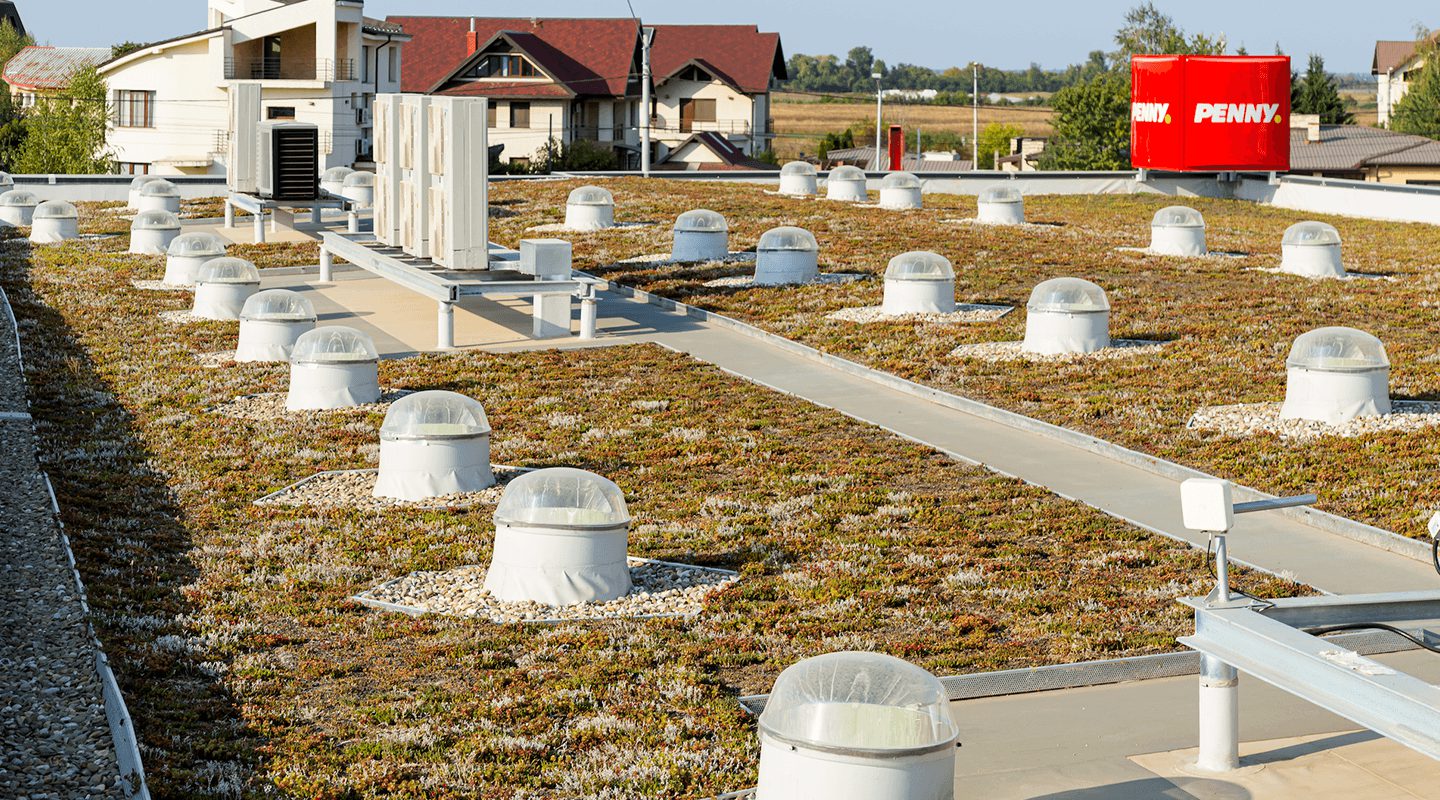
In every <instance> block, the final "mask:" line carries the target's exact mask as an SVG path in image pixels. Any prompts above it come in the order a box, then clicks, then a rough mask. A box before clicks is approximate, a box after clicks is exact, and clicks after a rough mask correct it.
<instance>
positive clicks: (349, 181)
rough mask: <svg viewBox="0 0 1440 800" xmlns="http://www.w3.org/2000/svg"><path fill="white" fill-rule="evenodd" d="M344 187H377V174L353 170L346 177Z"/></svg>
mask: <svg viewBox="0 0 1440 800" xmlns="http://www.w3.org/2000/svg"><path fill="white" fill-rule="evenodd" d="M343 185H344V186H347V187H351V186H359V187H365V188H373V187H374V186H375V173H373V172H365V171H364V170H352V171H351V172H350V173H349V174H348V175H346V176H345V181H344V183H343Z"/></svg>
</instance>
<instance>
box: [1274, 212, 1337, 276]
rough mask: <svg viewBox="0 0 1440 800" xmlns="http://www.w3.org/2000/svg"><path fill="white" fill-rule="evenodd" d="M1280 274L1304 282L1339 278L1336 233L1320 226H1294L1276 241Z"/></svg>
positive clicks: (1325, 226)
mask: <svg viewBox="0 0 1440 800" xmlns="http://www.w3.org/2000/svg"><path fill="white" fill-rule="evenodd" d="M1280 252H1281V259H1280V270H1281V271H1282V272H1288V273H1290V274H1292V275H1301V276H1303V277H1306V278H1341V277H1344V276H1345V274H1346V273H1345V264H1344V263H1343V262H1342V261H1341V259H1340V232H1339V231H1337V230H1335V228H1334V226H1332V225H1326V224H1325V223H1323V222H1297V223H1295V224H1294V225H1291V226H1290V227H1289V228H1286V229H1285V236H1284V237H1283V238H1282V239H1281V240H1280Z"/></svg>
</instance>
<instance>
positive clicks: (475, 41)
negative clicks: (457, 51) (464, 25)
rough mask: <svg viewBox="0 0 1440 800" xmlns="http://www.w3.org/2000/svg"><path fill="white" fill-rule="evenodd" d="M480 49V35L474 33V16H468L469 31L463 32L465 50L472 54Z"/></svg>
mask: <svg viewBox="0 0 1440 800" xmlns="http://www.w3.org/2000/svg"><path fill="white" fill-rule="evenodd" d="M479 49H480V35H479V34H477V33H475V18H474V17H471V18H470V32H469V33H467V34H465V52H466V53H467V54H469V55H473V54H474V53H475V51H476V50H479Z"/></svg>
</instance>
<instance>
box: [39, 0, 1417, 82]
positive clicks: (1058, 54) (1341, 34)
mask: <svg viewBox="0 0 1440 800" xmlns="http://www.w3.org/2000/svg"><path fill="white" fill-rule="evenodd" d="M1136 1H1137V0H1089V2H1078V1H1077V0H1032V1H1031V2H1029V3H1019V4H1009V3H966V2H958V1H957V0H911V2H908V3H907V2H900V3H896V4H895V5H893V6H892V5H890V4H888V3H875V2H873V1H870V0H867V2H848V0H834V1H833V2H825V3H820V2H806V1H805V0H724V1H723V2H716V1H713V0H712V2H696V3H677V2H674V0H670V1H669V2H665V3H661V2H657V1H656V0H631V2H632V3H634V6H635V12H636V13H637V14H638V15H640V17H641V18H643V19H645V20H646V21H647V22H712V23H718V22H729V23H736V22H743V23H755V24H758V25H759V26H760V27H761V28H762V29H763V30H772V31H779V32H780V34H781V36H782V39H783V42H784V46H785V52H786V54H787V55H790V54H793V53H811V54H819V53H836V54H840V55H843V54H844V53H845V51H846V50H848V49H849V48H850V47H852V46H855V45H860V44H868V45H870V46H871V47H872V48H873V49H874V50H875V53H876V55H877V56H878V57H880V58H883V59H884V60H885V61H886V63H889V64H895V63H899V62H902V61H904V62H910V63H914V64H921V65H924V66H929V67H947V66H951V65H955V64H966V63H969V62H970V61H972V60H978V61H980V62H982V63H985V64H993V65H994V66H997V67H1002V68H1007V69H1014V68H1023V67H1026V66H1028V65H1029V64H1030V63H1031V62H1036V63H1039V64H1040V65H1042V66H1045V67H1061V66H1064V65H1066V64H1071V63H1075V62H1078V61H1082V60H1084V58H1085V56H1086V54H1087V53H1089V52H1090V51H1091V50H1096V49H1103V50H1108V49H1110V47H1111V45H1112V42H1111V37H1112V35H1113V34H1114V31H1115V28H1117V27H1118V26H1119V22H1120V18H1121V16H1122V15H1123V14H1124V13H1125V10H1126V9H1128V8H1129V7H1131V6H1132V5H1134V4H1135V3H1136ZM16 5H17V6H19V8H20V14H21V16H22V17H23V18H24V19H25V23H26V25H27V27H29V28H30V29H31V30H32V31H33V33H34V34H35V37H36V39H38V40H39V41H40V42H41V43H42V44H55V45H74V46H88V47H96V46H103V45H110V44H113V43H115V42H119V41H124V40H127V39H132V40H135V41H154V40H158V39H164V38H168V37H170V36H175V35H178V34H181V33H188V32H190V31H193V30H199V29H200V28H202V27H204V23H205V0H142V2H138V3H116V2H113V0H17V2H16ZM1156 5H1158V6H1159V7H1160V8H1161V10H1163V11H1165V12H1166V13H1168V14H1170V15H1171V16H1173V17H1174V18H1175V19H1176V21H1177V22H1179V23H1180V24H1181V26H1182V27H1184V28H1185V29H1186V30H1188V31H1204V32H1207V33H1224V34H1225V35H1226V36H1227V37H1228V38H1229V41H1230V42H1231V43H1232V46H1233V45H1235V44H1240V43H1243V44H1244V45H1245V46H1246V47H1247V48H1248V49H1249V50H1250V52H1252V53H1269V52H1272V50H1273V49H1274V47H1275V43H1276V42H1277V41H1278V42H1279V43H1280V44H1281V46H1282V47H1283V48H1284V49H1285V52H1287V53H1290V54H1291V55H1292V56H1303V55H1304V54H1306V53H1311V52H1315V53H1319V54H1321V55H1323V56H1324V57H1325V62H1326V66H1327V67H1329V68H1330V69H1331V70H1332V71H1335V72H1369V70H1370V59H1371V56H1372V53H1373V50H1374V45H1375V40H1376V39H1406V38H1409V37H1410V36H1411V35H1412V31H1413V29H1414V27H1415V24H1416V23H1417V22H1420V23H1424V24H1426V25H1428V26H1430V27H1436V28H1440V7H1434V8H1430V9H1427V8H1426V5H1427V4H1424V3H1416V2H1410V3H1381V4H1380V5H1378V6H1372V5H1368V4H1365V5H1364V6H1363V7H1362V6H1357V5H1356V4H1355V3H1354V2H1339V0H1306V1H1305V2H1300V1H1299V0H1205V1H1204V2H1194V1H1193V0H1192V1H1191V2H1185V3H1179V2H1165V1H1163V0H1162V2H1157V3H1156ZM365 6H366V13H367V14H369V15H370V16H376V17H383V16H385V15H387V14H432V15H462V14H476V15H479V16H486V15H503V14H505V13H506V11H504V10H502V9H507V8H510V9H524V10H523V12H521V13H522V14H524V15H528V16H570V17H579V16H628V14H629V12H628V10H627V9H626V5H625V0H584V1H583V2H582V0H515V1H514V2H513V4H501V3H493V2H481V1H480V0H368V2H366V4H365ZM1362 9H1363V10H1362ZM1427 11H1428V14H1427ZM880 13H883V14H886V15H888V17H887V18H886V19H884V20H878V19H877V20H875V21H874V22H868V21H867V18H870V17H874V16H876V15H877V14H880Z"/></svg>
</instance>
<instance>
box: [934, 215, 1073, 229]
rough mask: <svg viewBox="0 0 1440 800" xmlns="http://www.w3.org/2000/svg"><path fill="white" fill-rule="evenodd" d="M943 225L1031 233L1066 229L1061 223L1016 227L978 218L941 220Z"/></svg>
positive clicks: (1030, 224)
mask: <svg viewBox="0 0 1440 800" xmlns="http://www.w3.org/2000/svg"><path fill="white" fill-rule="evenodd" d="M940 222H941V223H942V224H945V225H980V226H982V227H986V228H1019V229H1021V230H1032V231H1058V230H1064V228H1065V227H1066V226H1065V224H1064V223H1061V222H1021V223H1019V224H1018V225H1017V224H1014V223H1009V222H986V221H985V220H983V219H980V218H979V217H962V218H958V219H942V220H940Z"/></svg>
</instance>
